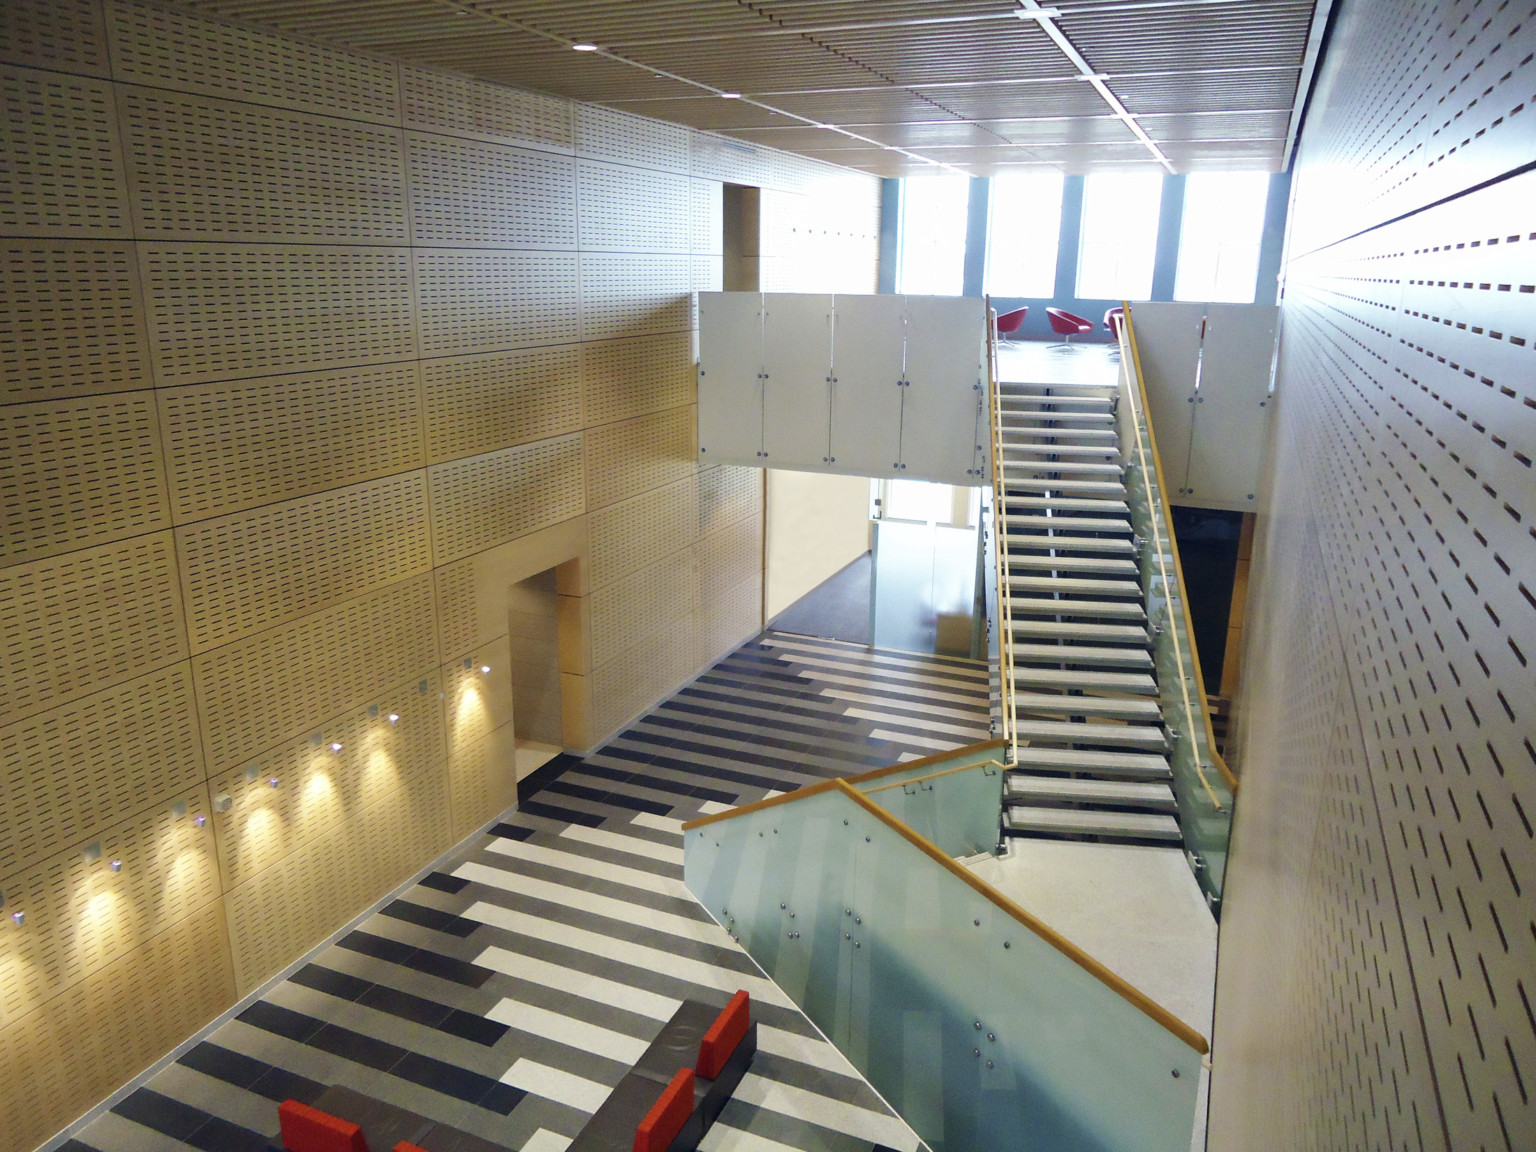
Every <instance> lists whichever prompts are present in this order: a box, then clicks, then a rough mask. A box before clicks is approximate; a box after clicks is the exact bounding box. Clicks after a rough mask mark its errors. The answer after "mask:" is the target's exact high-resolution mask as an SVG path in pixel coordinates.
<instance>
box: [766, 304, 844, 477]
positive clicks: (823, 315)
mask: <svg viewBox="0 0 1536 1152" xmlns="http://www.w3.org/2000/svg"><path fill="white" fill-rule="evenodd" d="M831 377H832V297H831V296H822V295H813V294H804V293H797V292H767V293H764V294H763V451H764V453H765V455H764V457H763V462H764V464H766V465H767V466H768V467H770V468H799V469H805V468H816V469H820V468H824V467H826V466H827V457H828V456H829V455H830V452H829V445H828V440H827V433H828V429H829V428H830V427H831V420H832V411H831V399H830V397H831V388H832V381H831Z"/></svg>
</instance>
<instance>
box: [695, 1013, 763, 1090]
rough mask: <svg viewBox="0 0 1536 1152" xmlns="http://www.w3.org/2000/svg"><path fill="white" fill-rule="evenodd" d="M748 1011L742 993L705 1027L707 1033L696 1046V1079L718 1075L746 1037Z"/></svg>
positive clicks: (711, 1077)
mask: <svg viewBox="0 0 1536 1152" xmlns="http://www.w3.org/2000/svg"><path fill="white" fill-rule="evenodd" d="M751 1008H752V1005H751V1001H750V999H749V998H748V996H747V994H746V992H745V991H742V992H738V993H736V995H734V996H732V997H731V1002H730V1003H729V1004H727V1005H726V1006H725V1008H724V1009H723V1010H722V1011H721V1013H720V1015H718V1016H716V1017H715V1022H714V1023H713V1024H711V1025H710V1026H709V1031H708V1032H706V1033H704V1039H703V1040H702V1041H700V1043H699V1062H698V1064H697V1068H698V1072H699V1075H700V1076H702V1077H704V1078H705V1079H706V1080H713V1079H714V1078H715V1077H716V1076H718V1075H720V1073H721V1071H722V1070H723V1069H724V1068H725V1062H726V1061H727V1060H729V1059H730V1058H731V1053H732V1052H734V1051H736V1045H738V1044H740V1043H741V1038H742V1037H743V1036H745V1035H746V1034H747V1025H748V1024H750V1023H751V1015H752V1012H751Z"/></svg>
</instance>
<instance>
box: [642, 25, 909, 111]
mask: <svg viewBox="0 0 1536 1152" xmlns="http://www.w3.org/2000/svg"><path fill="white" fill-rule="evenodd" d="M619 51H622V52H623V53H624V55H626V56H628V57H632V58H634V59H636V60H638V61H639V62H640V63H641V64H643V65H648V66H651V67H654V68H660V69H663V70H664V71H667V72H671V73H673V74H675V75H679V76H687V77H688V78H689V79H690V80H696V81H698V82H700V83H703V84H708V85H710V86H711V87H715V88H723V89H727V90H732V91H741V92H773V91H785V90H787V89H802V90H803V89H815V88H844V87H850V86H854V85H862V84H880V83H889V81H888V80H887V79H886V77H884V76H882V75H880V73H879V72H877V71H875V70H874V69H872V68H869V67H864V66H860V65H859V64H858V63H856V62H853V61H850V60H848V59H847V58H846V57H843V56H840V55H838V54H836V53H835V52H833V51H831V50H830V49H828V48H825V47H822V46H821V45H820V44H816V43H812V42H810V41H808V40H804V39H800V38H798V37H797V38H794V39H789V38H784V39H780V40H774V41H772V42H771V43H768V44H765V43H764V42H762V41H760V40H755V39H742V40H734V41H731V40H725V41H704V42H701V43H690V44H669V45H666V46H658V47H652V46H649V45H639V46H636V47H634V48H628V49H623V48H621V49H619ZM732 85H739V87H738V88H731V87H730V86H732ZM768 103H774V101H768Z"/></svg>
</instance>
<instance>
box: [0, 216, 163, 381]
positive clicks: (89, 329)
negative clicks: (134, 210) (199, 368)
mask: <svg viewBox="0 0 1536 1152" xmlns="http://www.w3.org/2000/svg"><path fill="white" fill-rule="evenodd" d="M149 383H150V375H149V342H148V339H147V336H146V333H145V328H144V317H143V311H142V308H141V307H140V302H139V283H138V267H137V262H136V260H135V258H134V250H133V247H132V246H131V245H129V244H120V243H105V242H98V241H89V240H6V241H3V242H0V402H3V403H14V402H16V401H24V400H42V399H45V398H49V397H60V398H62V397H67V396H81V395H88V394H91V393H102V392H123V391H129V390H132V389H136V388H146V387H148V386H149Z"/></svg>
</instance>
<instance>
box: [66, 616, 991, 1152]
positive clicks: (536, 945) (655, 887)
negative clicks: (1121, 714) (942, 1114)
mask: <svg viewBox="0 0 1536 1152" xmlns="http://www.w3.org/2000/svg"><path fill="white" fill-rule="evenodd" d="M986 685H987V680H986V669H985V666H983V665H978V664H975V663H973V662H971V661H966V660H958V659H949V658H944V657H931V656H920V655H913V654H910V653H901V652H889V651H880V650H874V649H869V648H864V647H861V646H857V645H851V644H842V643H839V642H836V641H824V640H812V639H807V638H804V637H799V636H791V635H787V634H782V633H767V634H765V635H764V636H762V637H760V638H759V639H758V640H756V641H753V642H752V643H749V644H747V645H745V646H744V647H742V648H740V649H738V650H737V651H735V652H733V653H732V654H731V655H729V656H728V657H726V658H725V659H724V660H722V661H721V662H720V663H718V664H716V665H715V666H714V667H713V668H711V669H709V670H708V671H707V672H705V673H704V674H703V675H701V676H699V677H698V678H697V679H696V680H694V681H693V682H692V683H690V684H689V685H687V686H686V687H684V688H683V689H682V690H681V691H679V692H678V693H677V694H676V695H674V696H672V697H671V698H669V699H667V700H665V701H663V702H662V703H661V704H659V705H658V706H657V707H656V708H654V709H653V710H652V711H651V712H649V713H647V714H646V715H645V716H643V717H641V718H640V719H639V720H637V721H636V722H635V723H634V724H633V725H631V726H630V727H629V728H628V729H626V730H625V731H624V732H623V733H622V734H620V735H619V736H618V737H616V738H615V739H614V740H612V741H610V742H609V743H608V744H607V745H605V746H604V747H603V748H602V749H600V750H599V751H597V752H596V753H594V754H592V755H590V756H588V757H586V758H584V759H582V758H578V757H573V756H561V757H558V758H557V759H556V760H555V761H552V762H551V763H550V764H549V765H546V766H545V767H544V768H541V769H539V771H538V772H537V773H536V774H535V775H534V776H533V777H530V778H529V779H528V780H525V781H524V789H523V793H524V799H523V801H522V802H521V803H520V804H519V806H518V808H517V810H515V811H512V812H508V813H507V814H506V816H505V817H504V818H503V820H502V821H501V822H500V823H498V824H497V825H496V826H495V827H493V828H492V829H491V831H490V833H489V834H487V835H477V836H474V837H472V838H471V839H470V840H469V841H466V842H465V844H463V845H461V846H460V848H459V850H458V851H457V852H456V853H455V854H454V855H453V856H452V857H451V859H450V863H448V864H446V865H445V866H444V867H443V868H442V869H441V870H440V871H436V872H433V873H431V874H430V875H428V876H427V877H425V878H424V879H423V880H422V881H421V882H419V883H417V884H415V885H414V886H412V887H411V888H409V889H408V890H406V891H405V892H404V893H402V894H399V895H397V896H396V897H395V898H392V899H391V900H389V901H387V902H386V903H385V904H384V905H382V906H381V907H380V908H379V909H377V910H376V912H375V913H374V914H373V915H371V916H370V917H369V918H368V919H367V920H366V921H364V922H363V923H362V925H361V926H360V927H359V928H357V929H356V930H354V931H352V932H350V933H348V934H347V935H346V936H344V937H343V938H342V939H340V940H339V941H338V942H337V943H335V944H334V945H332V946H331V947H329V948H327V949H325V950H324V951H322V952H321V953H320V954H319V955H318V956H317V957H316V958H315V959H314V960H313V961H312V962H310V963H308V964H306V965H304V966H303V967H302V968H301V969H299V970H298V971H297V972H295V973H294V974H293V975H292V976H291V977H290V978H289V979H287V980H284V981H282V982H281V983H279V984H277V985H275V986H274V987H272V988H270V989H268V990H267V992H266V993H265V994H264V995H263V996H262V997H261V998H259V999H258V1000H256V1001H255V1002H253V1003H251V1004H250V1005H249V1006H247V1007H245V1008H244V1009H243V1010H242V1011H240V1012H239V1013H238V1014H237V1015H236V1017H235V1018H234V1019H232V1020H230V1021H229V1022H227V1023H225V1024H223V1025H222V1026H220V1027H218V1028H216V1029H214V1030H213V1031H211V1032H210V1033H209V1034H208V1035H206V1036H204V1037H203V1038H202V1039H201V1040H200V1041H199V1042H198V1043H196V1044H195V1045H193V1046H192V1047H191V1048H190V1049H189V1050H188V1051H187V1052H185V1053H184V1054H183V1055H182V1056H181V1057H180V1058H179V1059H178V1060H177V1061H176V1062H174V1063H173V1064H171V1065H169V1066H167V1067H166V1068H164V1069H163V1070H162V1071H160V1072H159V1073H158V1074H156V1075H154V1076H153V1077H151V1078H149V1079H148V1080H147V1082H145V1083H143V1084H142V1085H141V1086H139V1087H138V1088H136V1090H134V1091H133V1092H132V1093H131V1094H129V1095H128V1096H126V1097H125V1098H124V1099H123V1100H121V1101H120V1102H119V1103H117V1104H116V1105H115V1106H114V1107H113V1108H112V1109H111V1110H110V1111H108V1112H106V1113H103V1114H102V1115H100V1116H99V1117H97V1118H96V1119H95V1120H94V1121H92V1122H91V1123H90V1124H89V1125H88V1126H86V1127H85V1128H84V1129H83V1130H82V1131H81V1132H79V1133H78V1134H77V1136H75V1137H74V1138H73V1139H71V1140H69V1141H67V1142H64V1143H63V1144H61V1145H60V1147H61V1148H63V1149H67V1150H68V1152H90V1150H93V1149H94V1150H97V1152H173V1150H180V1149H186V1148H199V1149H205V1150H208V1152H226V1150H227V1152H247V1150H249V1152H266V1150H267V1149H268V1148H270V1147H274V1146H275V1145H276V1143H277V1140H276V1135H277V1103H278V1102H279V1101H281V1100H284V1099H287V1098H289V1097H293V1098H295V1099H298V1100H304V1101H313V1100H315V1099H316V1098H318V1096H319V1095H320V1093H321V1092H322V1091H324V1089H325V1088H326V1087H327V1086H328V1085H330V1084H343V1085H346V1086H347V1087H349V1088H352V1089H355V1090H356V1091H359V1092H363V1093H366V1094H368V1095H370V1096H374V1097H377V1098H379V1099H382V1100H386V1101H388V1102H390V1103H392V1104H396V1105H399V1106H401V1107H404V1108H408V1109H410V1110H412V1111H414V1112H417V1113H420V1114H422V1115H425V1116H428V1117H430V1118H432V1119H434V1120H438V1121H441V1122H443V1123H446V1124H450V1125H452V1126H454V1127H456V1128H459V1129H461V1130H463V1131H466V1132H470V1133H473V1134H475V1135H477V1136H480V1137H482V1138H483V1139H486V1140H488V1141H491V1142H492V1143H494V1144H496V1145H498V1146H500V1147H503V1148H506V1149H509V1150H516V1152H564V1149H565V1147H566V1145H567V1144H568V1143H569V1142H570V1140H571V1138H572V1137H573V1136H574V1135H575V1134H576V1133H577V1132H578V1131H579V1130H580V1129H581V1126H582V1125H583V1124H584V1123H585V1122H586V1119H587V1117H588V1116H589V1115H590V1114H591V1113H592V1112H593V1111H594V1110H595V1109H596V1108H597V1107H598V1105H599V1104H601V1103H602V1101H603V1100H604V1099H605V1098H606V1096H607V1094H608V1092H609V1090H610V1089H611V1088H612V1087H613V1086H614V1085H615V1084H617V1083H618V1081H619V1079H620V1077H622V1076H623V1075H624V1073H625V1072H626V1071H627V1070H628V1068H629V1066H630V1064H632V1063H633V1061H634V1060H636V1059H637V1058H638V1057H639V1056H640V1054H641V1053H642V1052H643V1051H644V1050H645V1047H646V1045H647V1044H648V1043H649V1041H650V1040H651V1038H652V1037H654V1036H655V1034H656V1033H657V1032H659V1031H660V1029H661V1026H662V1024H663V1022H664V1021H665V1020H666V1019H667V1018H668V1017H669V1016H670V1015H671V1014H672V1012H673V1010H674V1009H675V1008H676V1006H677V1004H678V1002H679V1001H680V1000H682V999H684V998H686V997H693V998H697V999H701V1000H706V1001H709V1002H711V1003H715V1004H720V1005H724V1003H725V1002H726V1000H727V999H728V998H729V997H730V995H731V993H732V992H734V991H735V990H736V989H737V988H746V989H747V990H748V991H749V992H750V993H751V994H752V997H753V1000H754V1012H755V1015H756V1017H757V1019H758V1020H759V1024H760V1028H759V1044H760V1052H759V1055H758V1057H757V1060H756V1062H755V1063H754V1065H753V1068H752V1071H751V1073H750V1074H749V1075H748V1076H747V1078H746V1079H745V1080H744V1081H743V1082H742V1085H741V1086H740V1088H739V1089H738V1090H737V1092H736V1094H735V1096H734V1097H733V1099H732V1101H731V1103H730V1104H729V1106H728V1107H727V1108H726V1110H725V1112H724V1114H723V1115H722V1116H721V1119H720V1121H719V1123H718V1124H717V1125H716V1126H715V1127H714V1128H713V1129H712V1130H711V1131H710V1133H709V1135H708V1136H707V1137H706V1140H705V1144H704V1147H705V1149H706V1150H707V1152H784V1150H786V1149H796V1150H801V1152H823V1150H824V1152H870V1149H876V1150H879V1149H901V1150H902V1152H910V1150H911V1149H914V1148H915V1147H916V1146H917V1139H916V1137H915V1136H914V1135H913V1134H912V1132H911V1130H910V1129H908V1128H907V1127H906V1125H905V1124H903V1123H902V1122H901V1121H900V1120H899V1119H897V1118H896V1117H895V1116H894V1115H893V1114H892V1113H891V1112H890V1110H889V1109H887V1108H886V1107H885V1105H884V1104H883V1103H882V1102H881V1101H880V1099H879V1098H878V1097H877V1096H876V1095H875V1093H874V1092H873V1091H872V1090H871V1089H870V1088H869V1086H868V1085H867V1084H866V1083H865V1082H864V1080H863V1079H862V1078H861V1077H860V1076H859V1075H858V1073H857V1072H855V1071H854V1069H853V1068H852V1067H851V1066H850V1065H849V1064H847V1062H846V1061H844V1060H843V1058H842V1056H841V1055H840V1054H839V1053H838V1052H837V1050H836V1049H834V1048H833V1047H832V1046H831V1045H829V1044H828V1043H826V1042H825V1041H824V1040H822V1039H821V1038H820V1037H819V1036H818V1035H817V1033H816V1031H815V1029H814V1028H813V1027H812V1026H811V1024H810V1022H809V1021H808V1020H806V1018H805V1017H804V1016H803V1015H802V1014H801V1013H800V1012H799V1011H798V1010H797V1009H796V1008H795V1007H794V1005H793V1004H792V1003H791V1002H790V1001H789V1000H788V999H787V998H786V997H785V996H784V994H783V993H782V992H780V991H779V990H778V988H777V987H776V986H775V985H774V984H773V983H772V982H770V981H769V980H767V979H766V978H765V977H764V976H763V975H762V973H761V972H760V971H759V970H758V969H757V967H756V966H755V965H754V964H753V962H752V961H751V959H750V958H749V957H748V956H747V955H746V953H745V952H743V951H742V950H741V949H740V947H739V946H737V945H736V944H735V943H734V942H733V941H731V939H730V938H729V937H728V936H727V935H726V934H725V933H724V932H723V931H722V930H721V929H720V928H719V927H718V926H717V925H716V924H715V923H714V921H713V920H711V919H710V918H709V916H708V914H707V913H705V911H704V910H703V909H702V908H701V907H700V906H699V904H698V903H697V902H696V901H695V900H694V899H693V897H692V896H691V895H690V894H689V893H688V891H687V889H686V888H684V886H683V882H682V874H683V851H682V832H681V825H682V822H683V821H684V820H687V819H690V818H692V817H693V816H696V815H699V814H701V813H706V812H716V811H720V810H722V809H723V808H726V807H730V806H732V805H735V804H741V803H747V802H750V801H752V800H756V799H760V798H761V797H763V796H764V795H767V794H769V793H773V792H781V791H787V790H789V789H792V788H797V787H799V786H801V785H802V784H807V783H812V782H814V781H817V780H822V779H827V778H829V777H832V776H839V775H847V774H850V773H853V772H859V771H864V770H866V769H868V768H872V767H878V766H881V765H885V764H890V763H895V762H897V761H900V760H909V759H915V758H917V757H920V756H925V755H929V754H930V753H932V752H934V751H937V750H940V749H944V748H948V747H953V746H956V745H959V744H965V743H970V742H973V741H976V740H981V739H986V737H987V728H988V709H987V687H986Z"/></svg>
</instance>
